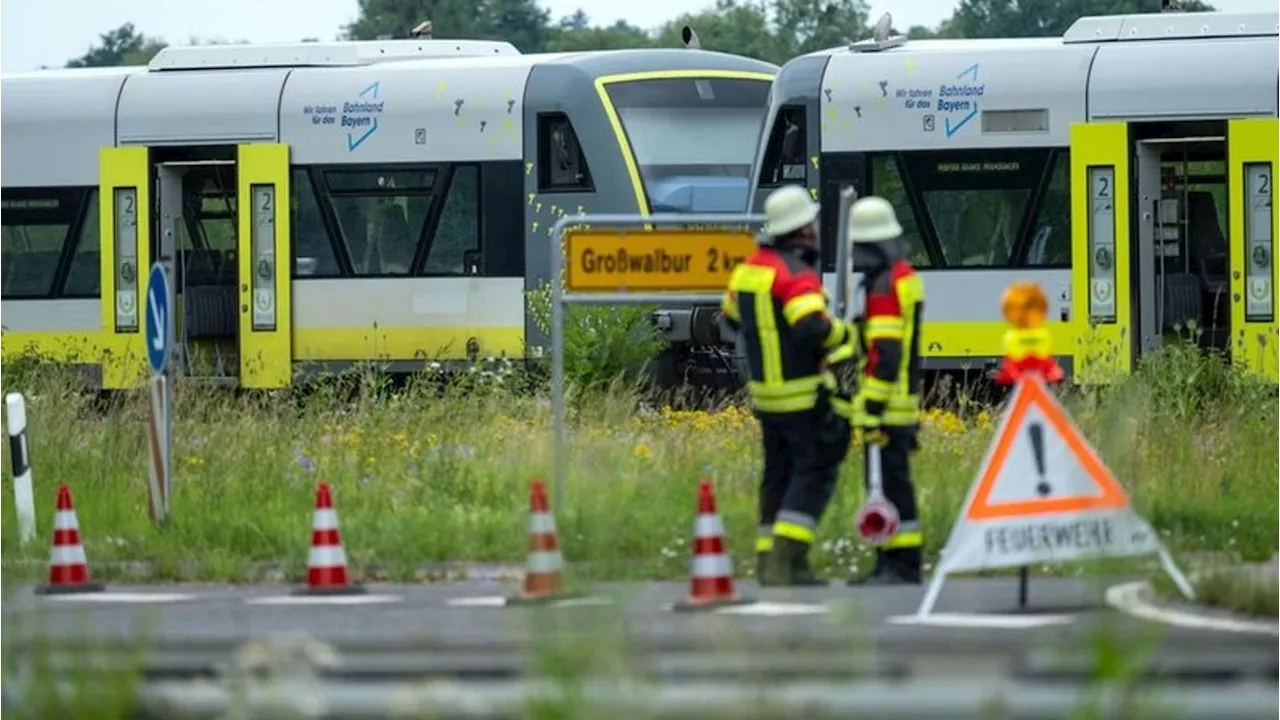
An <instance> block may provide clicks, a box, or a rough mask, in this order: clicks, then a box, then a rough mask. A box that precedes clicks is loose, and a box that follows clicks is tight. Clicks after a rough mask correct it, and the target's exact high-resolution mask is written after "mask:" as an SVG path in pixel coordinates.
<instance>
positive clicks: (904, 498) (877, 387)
mask: <svg viewBox="0 0 1280 720" xmlns="http://www.w3.org/2000/svg"><path fill="white" fill-rule="evenodd" d="M849 239H850V240H851V241H852V243H853V263H854V268H855V269H857V270H858V271H859V272H861V273H863V278H862V288H863V293H864V295H863V311H862V316H860V317H859V318H858V319H857V320H855V322H854V326H855V329H854V332H855V333H856V334H857V337H858V338H859V352H858V358H857V364H858V368H859V373H858V375H859V378H858V379H859V386H858V390H857V393H856V394H855V395H854V398H853V403H852V406H851V407H850V408H849V412H850V413H851V416H852V417H851V419H852V422H853V425H854V426H855V427H857V428H859V429H860V430H861V432H862V438H863V443H864V445H865V446H869V445H870V444H871V443H875V444H877V445H879V446H880V468H881V479H882V487H883V490H884V494H885V497H886V498H887V499H888V500H889V501H890V502H892V503H893V504H894V505H895V506H896V507H897V509H898V514H899V518H900V521H901V522H900V525H899V527H898V531H897V533H896V534H895V535H894V536H893V537H891V538H889V539H888V540H887V541H886V542H885V543H884V544H883V545H882V546H881V547H879V548H877V549H876V559H875V566H874V568H873V569H872V570H871V572H870V573H869V574H868V575H866V576H863V577H856V578H853V579H851V580H850V581H849V584H850V585H861V584H875V585H886V584H901V583H911V584H919V583H920V581H921V567H920V566H921V562H922V559H921V549H922V547H921V546H922V545H923V536H922V535H921V532H920V523H919V519H918V518H919V515H918V510H917V508H916V494H915V488H914V487H913V486H912V483H911V469H910V456H911V453H913V452H914V451H915V450H916V449H917V447H918V442H917V435H918V431H919V403H920V385H921V378H920V375H921V370H920V350H919V345H920V331H921V324H922V322H923V312H924V282H923V280H922V279H921V277H920V276H919V275H918V274H916V272H915V270H914V269H913V268H912V267H911V264H910V263H909V262H907V259H906V251H907V245H906V242H905V241H904V239H903V237H902V226H901V225H899V224H898V219H897V216H896V215H895V214H894V211H893V206H892V205H890V204H889V202H888V201H887V200H885V199H884V198H880V197H875V196H870V197H865V198H861V199H859V200H858V201H857V202H855V203H854V204H853V207H852V208H851V209H850V211H849ZM866 469H867V464H866V456H865V452H864V456H863V476H864V478H865V477H866Z"/></svg>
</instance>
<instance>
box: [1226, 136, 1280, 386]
mask: <svg viewBox="0 0 1280 720" xmlns="http://www.w3.org/2000/svg"><path fill="white" fill-rule="evenodd" d="M1278 156H1280V120H1277V119H1276V118H1273V117H1272V118H1247V119H1239V120H1229V121H1228V122H1227V197H1228V207H1229V208H1230V210H1229V211H1228V213H1227V214H1228V216H1229V220H1230V237H1231V240H1230V245H1229V247H1230V251H1229V252H1228V257H1229V259H1230V263H1231V357H1232V361H1233V362H1234V363H1235V364H1236V365H1238V366H1243V367H1244V368H1246V369H1247V370H1248V371H1249V372H1250V373H1254V374H1257V375H1259V376H1260V377H1263V378H1269V379H1271V380H1277V378H1278V377H1280V359H1278V358H1280V329H1278V327H1277V324H1276V314H1277V308H1276V297H1275V293H1276V285H1277V277H1276V258H1275V252H1276V240H1277V237H1280V227H1277V224H1276V188H1275V173H1276V166H1277V165H1280V157H1278ZM1259 164H1262V165H1265V169H1266V173H1267V175H1266V177H1267V178H1269V179H1268V180H1263V179H1262V178H1260V177H1258V173H1257V170H1259V168H1258V167H1257V166H1258V165H1259ZM1268 185H1269V186H1270V187H1267V186H1268ZM1259 191H1261V193H1262V194H1261V197H1258V196H1257V195H1258V193H1259ZM1260 203H1266V204H1267V205H1268V206H1269V207H1270V211H1271V212H1270V220H1269V222H1268V227H1266V228H1265V230H1266V231H1268V234H1269V236H1270V237H1269V240H1270V242H1269V247H1267V245H1268V243H1266V242H1265V241H1263V242H1260V243H1259V244H1260V245H1262V247H1264V248H1266V258H1265V267H1260V266H1259V265H1258V264H1255V260H1254V256H1253V252H1254V243H1253V242H1251V238H1250V237H1249V236H1250V234H1252V233H1251V232H1250V231H1251V229H1252V228H1251V227H1250V225H1251V223H1250V220H1251V219H1252V218H1253V217H1255V216H1256V212H1257V211H1262V210H1263V208H1262V207H1261V205H1260ZM1259 259H1262V258H1259ZM1255 293H1256V294H1257V295H1258V297H1255V298H1253V299H1252V300H1251V294H1255ZM1263 294H1266V295H1269V296H1270V301H1269V303H1268V304H1269V305H1270V310H1269V312H1267V313H1263V314H1258V313H1250V312H1249V305H1250V304H1253V303H1257V302H1259V301H1261V296H1262V295H1263ZM1263 302H1265V301H1263Z"/></svg>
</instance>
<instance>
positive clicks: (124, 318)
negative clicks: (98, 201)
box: [113, 187, 138, 333]
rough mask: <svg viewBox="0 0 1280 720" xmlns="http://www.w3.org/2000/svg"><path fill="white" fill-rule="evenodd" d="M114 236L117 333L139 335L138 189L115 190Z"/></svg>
mask: <svg viewBox="0 0 1280 720" xmlns="http://www.w3.org/2000/svg"><path fill="white" fill-rule="evenodd" d="M113 201H114V203H115V205H114V208H113V212H114V213H115V235H116V247H115V251H116V267H115V271H116V297H115V307H116V332H120V333H133V332H138V189H137V188H131V187H128V188H117V189H116V191H115V197H114V199H113Z"/></svg>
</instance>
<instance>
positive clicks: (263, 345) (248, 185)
mask: <svg viewBox="0 0 1280 720" xmlns="http://www.w3.org/2000/svg"><path fill="white" fill-rule="evenodd" d="M238 159H239V192H238V194H237V197H238V198H239V200H240V202H239V227H240V233H239V251H240V267H239V278H240V288H239V301H240V382H241V385H242V386H243V387H250V388H278V387H286V386H288V385H289V384H290V382H291V380H292V378H293V343H292V335H293V329H292V325H291V322H290V320H291V304H290V284H291V282H292V279H291V273H290V266H291V262H290V250H289V216H290V213H289V198H290V193H289V146H288V145H287V144H253V145H241V146H239V148H238Z"/></svg>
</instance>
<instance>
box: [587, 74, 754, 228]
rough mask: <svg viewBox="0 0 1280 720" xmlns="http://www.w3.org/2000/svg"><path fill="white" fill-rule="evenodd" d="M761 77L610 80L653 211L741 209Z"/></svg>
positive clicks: (610, 90) (611, 93) (612, 97)
mask: <svg viewBox="0 0 1280 720" xmlns="http://www.w3.org/2000/svg"><path fill="white" fill-rule="evenodd" d="M769 86H770V83H769V81H767V80H750V79H728V78H696V79H695V78H679V79H677V78H666V79H659V80H633V81H624V82H615V83H610V84H608V85H607V86H606V88H607V92H608V95H609V101H610V102H611V103H612V105H613V108H614V110H615V111H616V113H617V115H618V120H619V122H620V123H621V125H622V130H623V132H624V134H625V136H626V137H625V139H626V142H627V143H628V144H629V145H630V148H631V153H632V155H633V156H634V157H635V161H636V165H637V166H638V169H639V172H640V179H641V182H642V184H643V185H644V191H645V194H646V195H647V196H648V200H649V206H650V210H652V211H653V212H742V211H744V210H745V209H746V204H747V186H748V184H749V178H750V174H751V164H752V162H753V161H754V160H755V155H756V148H757V146H758V143H759V140H760V129H761V125H762V123H763V121H764V116H765V111H766V109H767V107H768V103H769Z"/></svg>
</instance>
